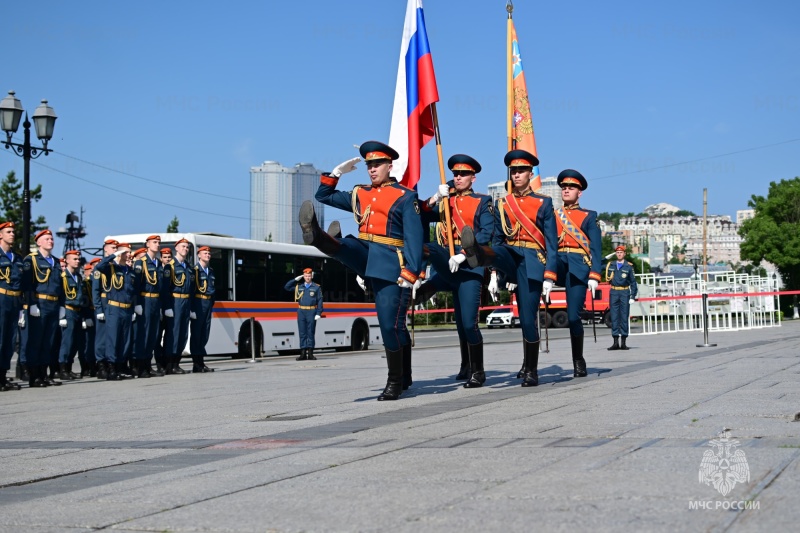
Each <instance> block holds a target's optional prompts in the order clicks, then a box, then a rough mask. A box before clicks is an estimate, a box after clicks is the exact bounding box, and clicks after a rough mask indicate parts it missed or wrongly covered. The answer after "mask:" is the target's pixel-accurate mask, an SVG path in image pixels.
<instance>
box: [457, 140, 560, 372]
mask: <svg viewBox="0 0 800 533" xmlns="http://www.w3.org/2000/svg"><path fill="white" fill-rule="evenodd" d="M503 161H504V163H505V165H506V166H507V167H509V169H510V174H511V181H512V184H513V190H512V192H511V194H508V195H506V196H505V197H504V198H501V199H499V200H498V201H497V205H496V207H495V214H494V219H495V228H494V246H493V247H492V248H489V247H487V246H481V245H479V244H478V243H477V242H476V241H477V239H476V236H475V235H474V233H473V232H472V231H471V229H470V228H465V229H464V232H463V234H462V239H461V243H462V245H463V246H464V251H465V253H466V255H467V261H468V263H469V265H470V266H473V265H475V266H477V265H485V266H492V267H494V268H495V269H497V270H500V271H502V272H504V273H505V274H506V275H507V276H508V277H509V278H510V279H512V280H514V281H515V282H516V284H517V286H516V288H515V289H516V294H517V306H518V308H519V318H520V325H521V326H522V344H523V361H522V369H521V370H520V371H519V373H518V374H517V377H521V378H523V380H522V386H523V387H535V386H537V385H538V384H539V373H538V365H539V329H538V327H537V325H538V320H539V302H540V297H543V298H545V299H547V298H548V296H549V294H550V290H551V289H552V288H553V281H554V280H555V279H556V253H557V251H556V250H557V236H556V221H555V218H554V216H553V201H552V200H551V199H550V198H549V197H548V196H543V195H540V194H536V193H535V192H533V190H532V189H531V186H530V183H531V177H532V176H533V167H535V166H537V165H538V164H539V160H538V159H537V158H536V156H535V155H533V154H531V153H530V152H527V151H525V150H511V151H510V152H508V153H507V154H506V156H505V158H504V160H503Z"/></svg>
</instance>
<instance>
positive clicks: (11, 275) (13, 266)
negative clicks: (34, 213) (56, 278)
mask: <svg viewBox="0 0 800 533" xmlns="http://www.w3.org/2000/svg"><path fill="white" fill-rule="evenodd" d="M15 236H16V234H15V231H14V223H13V222H3V223H0V391H10V390H19V389H20V386H19V385H17V384H16V383H12V382H10V381H9V380H8V378H7V377H6V373H7V372H8V371H9V370H10V369H11V357H12V356H13V355H14V336H15V334H16V332H17V324H18V322H21V321H24V320H25V315H24V314H23V313H21V309H22V304H21V302H20V298H21V296H22V290H21V285H20V283H21V280H22V258H21V257H20V256H19V254H15V253H14V251H13V250H12V247H13V246H14V238H15Z"/></svg>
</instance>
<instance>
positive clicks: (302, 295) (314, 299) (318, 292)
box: [283, 279, 322, 316]
mask: <svg viewBox="0 0 800 533" xmlns="http://www.w3.org/2000/svg"><path fill="white" fill-rule="evenodd" d="M283 288H284V289H286V290H287V291H294V300H295V301H296V302H297V304H298V305H302V306H303V307H315V308H316V309H315V311H314V314H315V315H320V316H322V287H321V286H319V285H318V284H316V283H314V282H313V281H312V282H311V283H309V284H308V287H306V282H305V281H303V280H302V279H301V280H300V281H297V280H296V279H290V280H289V281H287V282H286V285H284V286H283Z"/></svg>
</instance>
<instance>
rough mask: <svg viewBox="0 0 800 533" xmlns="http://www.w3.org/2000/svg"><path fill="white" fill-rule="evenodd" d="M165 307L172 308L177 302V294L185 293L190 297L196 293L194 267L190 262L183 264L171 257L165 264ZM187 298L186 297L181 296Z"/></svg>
mask: <svg viewBox="0 0 800 533" xmlns="http://www.w3.org/2000/svg"><path fill="white" fill-rule="evenodd" d="M162 277H163V281H164V294H165V298H164V304H165V305H164V309H165V310H166V309H172V308H173V305H174V303H175V296H174V295H175V294H185V295H188V296H187V298H190V297H191V296H192V295H193V294H194V283H195V282H194V269H192V268H190V267H189V264H188V263H186V262H184V263H183V264H181V263H179V262H177V261H175V259H171V260H170V262H169V263H167V264H166V265H164V271H163V275H162ZM181 299H185V298H181Z"/></svg>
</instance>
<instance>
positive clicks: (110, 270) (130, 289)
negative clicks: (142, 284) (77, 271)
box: [95, 242, 138, 381]
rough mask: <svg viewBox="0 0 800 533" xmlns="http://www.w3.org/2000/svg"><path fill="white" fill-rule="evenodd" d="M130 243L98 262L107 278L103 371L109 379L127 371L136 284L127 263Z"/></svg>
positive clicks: (100, 270)
mask: <svg viewBox="0 0 800 533" xmlns="http://www.w3.org/2000/svg"><path fill="white" fill-rule="evenodd" d="M130 251H131V245H130V244H128V243H126V242H121V243H119V245H118V246H117V251H116V252H114V254H113V255H109V256H107V257H105V258H103V260H102V261H100V262H99V263H97V267H96V269H95V270H96V271H97V272H100V273H101V274H104V275H105V276H106V279H107V280H108V292H107V293H106V294H107V298H108V299H107V300H106V302H105V305H106V317H105V318H106V335H105V337H106V346H105V355H106V357H107V358H108V361H109V366H110V369H109V370H108V373H107V375H106V379H107V380H109V381H115V380H119V379H123V377H124V376H126V375H129V373H128V372H127V369H126V368H124V367H125V351H126V344H127V343H128V342H129V341H128V338H129V337H130V335H131V328H132V326H133V306H134V304H135V301H136V300H135V299H136V294H137V292H138V290H137V289H138V286H137V282H136V276H135V275H134V272H133V269H132V268H131V267H129V266H128V254H129V253H130Z"/></svg>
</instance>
